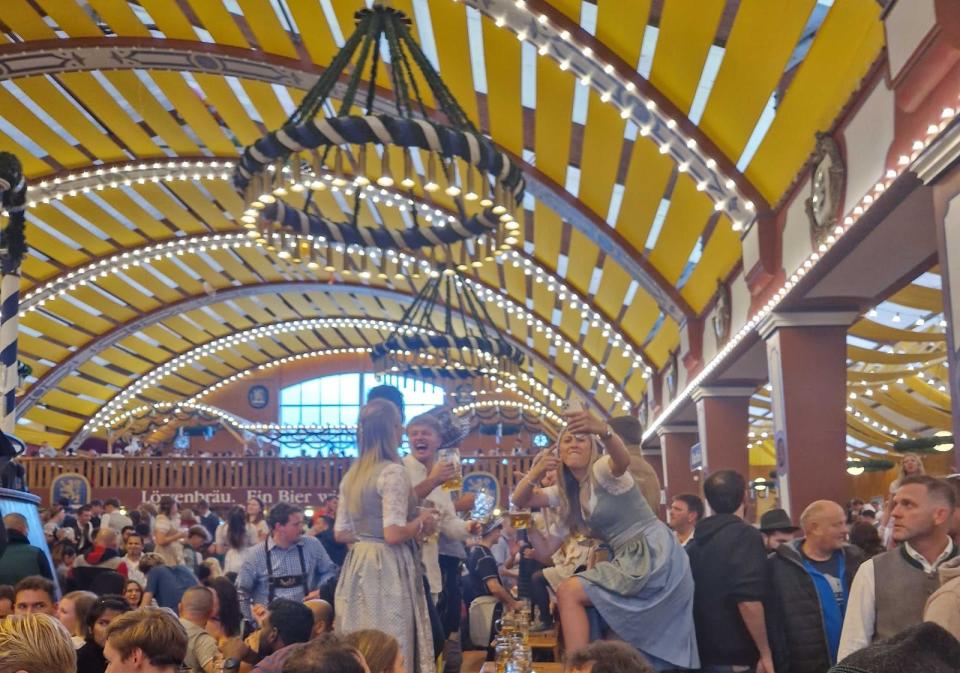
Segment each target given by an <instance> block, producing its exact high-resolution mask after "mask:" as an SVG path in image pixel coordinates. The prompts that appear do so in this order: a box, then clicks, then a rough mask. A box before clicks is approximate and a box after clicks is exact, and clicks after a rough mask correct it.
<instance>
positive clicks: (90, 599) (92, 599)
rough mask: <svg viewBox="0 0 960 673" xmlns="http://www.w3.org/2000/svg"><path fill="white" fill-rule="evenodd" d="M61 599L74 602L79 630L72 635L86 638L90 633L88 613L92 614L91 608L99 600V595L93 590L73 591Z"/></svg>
mask: <svg viewBox="0 0 960 673" xmlns="http://www.w3.org/2000/svg"><path fill="white" fill-rule="evenodd" d="M60 600H61V602H62V601H72V602H73V612H74V614H75V615H76V616H77V632H76V633H71V634H70V635H71V636H81V637H82V638H86V637H87V635H89V634H88V632H87V615H88V614H90V608H92V607H93V604H94V603H96V602H97V595H96V594H95V593H93V592H92V591H71V592H70V593H68V594H65V595H64V597H63V598H61V599H60Z"/></svg>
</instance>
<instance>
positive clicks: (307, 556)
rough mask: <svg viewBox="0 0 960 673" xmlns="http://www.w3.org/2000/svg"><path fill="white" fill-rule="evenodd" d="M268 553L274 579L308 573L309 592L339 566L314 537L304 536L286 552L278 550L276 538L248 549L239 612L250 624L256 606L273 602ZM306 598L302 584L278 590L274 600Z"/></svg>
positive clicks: (239, 584)
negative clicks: (271, 598) (300, 551)
mask: <svg viewBox="0 0 960 673" xmlns="http://www.w3.org/2000/svg"><path fill="white" fill-rule="evenodd" d="M298 547H299V548H300V549H302V550H303V566H301V565H300V553H299V551H298ZM267 550H269V553H270V565H271V567H272V568H273V576H274V577H284V576H289V575H302V574H303V573H304V572H306V575H307V578H306V579H307V582H306V584H307V592H306V593H309V592H311V591H314V590H315V589H318V588H319V587H320V585H321V584H323V582H324V580H326V579H327V578H328V577H332V576H333V575H335V574H336V572H337V565H336V564H335V563H334V562H333V561H331V560H330V557H329V556H327V551H326V550H325V549H324V548H323V545H322V544H320V541H319V540H317V539H316V538H315V537H310V536H306V535H304V536H302V537H301V538H300V540H299V541H298V542H297V543H296V544H294V545H291V546H290V547H288V548H287V549H281V548H279V547H277V544H276V542H274V541H273V537H268V538H267V542H266V544H264V543H263V542H258V543H257V544H255V545H254V546H253V547H250V549H248V550H247V553H246V556H245V558H244V559H243V567H242V568H241V569H240V574H239V575H238V576H237V593H238V594H239V596H240V610H241V611H242V612H243V616H244V617H246V618H247V619H249V620H250V621H254V619H253V613H252V608H253V606H254V604H261V605H267V604H268V603H269V602H270V588H269V583H268V579H269V578H268V573H267ZM305 595H306V594H305V592H304V587H303V584H302V583H297V585H296V586H292V587H288V588H283V587H276V588H275V589H274V592H273V597H274V598H290V599H292V600H295V601H302V600H303V599H304V596H305Z"/></svg>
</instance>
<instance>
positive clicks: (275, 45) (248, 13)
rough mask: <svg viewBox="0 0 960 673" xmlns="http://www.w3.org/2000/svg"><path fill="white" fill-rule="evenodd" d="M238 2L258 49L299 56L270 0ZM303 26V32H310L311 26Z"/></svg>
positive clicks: (293, 56) (288, 56)
mask: <svg viewBox="0 0 960 673" xmlns="http://www.w3.org/2000/svg"><path fill="white" fill-rule="evenodd" d="M239 2H240V9H241V10H243V17H244V18H245V19H246V21H247V24H248V25H249V26H250V29H251V30H252V31H253V34H254V35H255V36H256V38H257V42H259V43H260V49H262V50H263V51H265V52H268V53H270V54H279V55H280V56H286V57H287V58H299V55H298V54H297V50H296V49H294V48H293V43H292V42H290V37H289V36H288V35H287V31H286V30H284V28H283V26H282V25H280V21H279V20H278V19H277V14H276V12H274V11H273V7H272V6H271V5H270V0H239ZM293 4H296V3H293ZM304 28H305V32H310V31H311V30H312V29H313V26H304Z"/></svg>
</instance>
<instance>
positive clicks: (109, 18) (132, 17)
mask: <svg viewBox="0 0 960 673" xmlns="http://www.w3.org/2000/svg"><path fill="white" fill-rule="evenodd" d="M87 1H88V2H89V3H90V7H91V8H93V10H94V11H95V12H96V13H97V14H98V15H99V16H100V18H101V19H103V20H104V21H106V22H107V25H109V26H110V27H111V28H112V29H113V32H115V33H116V34H117V35H123V36H124V37H127V36H134V37H150V30H149V29H148V28H147V27H146V26H144V25H143V23H142V22H141V21H140V20H139V19H138V18H137V15H136V14H134V13H133V10H132V9H130V6H129V5H127V3H125V2H116V1H115V0H87Z"/></svg>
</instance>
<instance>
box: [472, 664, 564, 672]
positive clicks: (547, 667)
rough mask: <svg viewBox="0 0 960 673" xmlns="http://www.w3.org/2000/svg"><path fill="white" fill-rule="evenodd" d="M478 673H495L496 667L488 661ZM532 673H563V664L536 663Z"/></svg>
mask: <svg viewBox="0 0 960 673" xmlns="http://www.w3.org/2000/svg"><path fill="white" fill-rule="evenodd" d="M480 673H497V665H496V664H495V663H493V662H492V661H488V662H487V663H485V664H484V665H483V668H481V669H480ZM533 673H563V664H558V663H556V662H553V661H538V662H534V664H533Z"/></svg>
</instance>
